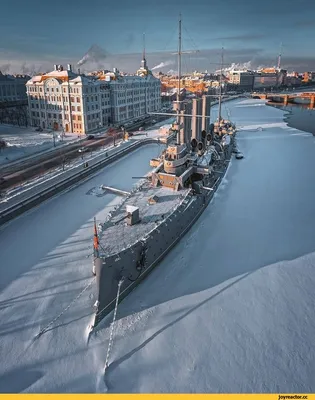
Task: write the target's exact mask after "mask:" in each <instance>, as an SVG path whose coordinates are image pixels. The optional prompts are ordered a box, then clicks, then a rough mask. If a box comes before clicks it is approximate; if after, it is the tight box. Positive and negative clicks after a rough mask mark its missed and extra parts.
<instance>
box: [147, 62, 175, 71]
mask: <svg viewBox="0 0 315 400" xmlns="http://www.w3.org/2000/svg"><path fill="white" fill-rule="evenodd" d="M172 64H174V62H173V61H162V62H161V63H160V64H158V65H156V66H155V67H153V68H151V70H152V71H154V70H156V69H162V68H164V67H167V66H169V65H172Z"/></svg>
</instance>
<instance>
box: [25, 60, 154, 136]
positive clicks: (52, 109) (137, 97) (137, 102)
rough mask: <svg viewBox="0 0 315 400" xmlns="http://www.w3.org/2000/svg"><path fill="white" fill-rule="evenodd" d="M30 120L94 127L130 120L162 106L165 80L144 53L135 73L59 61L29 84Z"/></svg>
mask: <svg viewBox="0 0 315 400" xmlns="http://www.w3.org/2000/svg"><path fill="white" fill-rule="evenodd" d="M26 87H27V96H28V104H29V114H30V121H31V125H32V126H36V127H41V128H43V129H54V130H56V131H64V132H75V133H78V134H87V133H93V132H95V131H97V130H100V129H102V128H107V127H108V126H109V125H110V124H114V125H119V124H124V123H126V122H131V121H134V120H136V119H137V118H139V117H143V116H145V115H146V114H147V113H149V112H154V111H159V110H160V109H161V82H160V80H159V79H157V78H155V77H154V76H153V75H152V73H151V71H149V69H148V68H147V65H146V60H145V56H144V57H143V60H142V66H141V68H140V69H139V70H138V71H137V74H136V75H131V76H128V75H124V76H122V75H120V74H119V71H118V70H117V69H116V68H115V69H114V71H113V72H105V71H101V72H100V73H97V74H92V75H90V76H83V75H78V74H75V73H74V72H73V71H72V70H71V65H69V64H68V68H67V70H63V67H62V66H61V65H58V66H57V65H55V68H54V71H52V72H49V73H46V74H42V75H37V76H34V77H33V78H32V79H30V80H29V81H28V82H27V84H26Z"/></svg>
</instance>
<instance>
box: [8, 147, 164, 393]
mask: <svg viewBox="0 0 315 400" xmlns="http://www.w3.org/2000/svg"><path fill="white" fill-rule="evenodd" d="M161 150H162V147H161V146H160V145H158V144H152V145H147V146H145V147H142V148H140V149H138V150H136V151H135V152H133V153H131V154H130V155H128V156H126V157H124V158H123V159H121V160H119V161H117V162H115V163H114V164H112V165H111V166H109V167H107V168H105V169H104V170H103V171H101V172H100V173H98V174H97V175H96V176H95V177H93V178H91V179H89V180H87V181H85V182H84V183H83V184H81V185H79V186H77V187H76V188H75V189H73V190H69V191H68V192H66V193H65V194H62V195H60V196H58V197H55V198H53V199H51V200H49V201H47V202H45V203H43V204H42V205H40V206H39V207H38V208H35V209H33V210H32V211H30V212H29V213H27V214H24V215H22V216H21V217H19V218H17V219H16V220H13V221H12V222H11V223H10V224H8V225H7V226H5V227H4V228H3V229H1V230H0V257H1V258H0V265H1V266H0V321H1V322H0V360H1V362H0V392H21V391H30V392H34V391H35V392H37V391H39V392H55V391H61V392H78V391H79V392H80V391H86V390H87V391H95V387H96V384H95V382H94V381H95V379H96V371H97V368H93V365H92V364H93V360H92V359H91V355H89V357H87V358H86V354H89V353H88V352H87V351H88V350H89V348H88V347H87V341H86V335H85V330H86V327H87V326H88V324H89V323H90V319H91V315H92V313H93V307H92V306H93V304H94V302H95V300H94V299H93V294H94V290H93V289H95V285H92V286H91V287H89V289H88V290H86V291H85V292H84V293H83V295H82V296H81V297H80V298H79V299H78V300H77V301H76V302H75V303H74V305H73V306H71V307H70V308H69V310H68V311H67V312H65V313H64V314H63V315H62V317H61V318H60V319H58V320H57V321H56V323H55V324H54V325H53V326H51V327H50V328H49V330H48V331H47V332H46V333H44V334H43V335H42V336H40V337H39V338H38V339H37V340H35V341H34V342H33V339H34V338H35V336H36V335H37V334H38V333H39V332H40V330H41V329H42V328H44V327H45V326H46V325H47V324H49V322H50V321H52V320H53V319H54V318H55V317H56V316H58V314H60V313H61V312H62V311H63V310H64V309H65V308H66V307H67V306H68V304H69V303H71V302H72V300H73V299H74V298H75V297H76V296H78V294H79V293H80V292H81V291H82V289H84V288H85V287H86V286H87V285H88V284H89V283H90V282H92V280H93V275H92V259H91V257H90V255H91V254H92V239H93V218H94V216H96V218H97V220H98V221H100V220H103V219H104V218H105V216H106V215H107V213H108V212H109V211H110V210H111V209H112V208H113V206H114V204H115V202H116V203H117V198H116V197H115V196H113V195H106V196H103V197H98V196H96V195H95V194H93V189H97V188H98V187H99V186H100V185H101V184H106V185H109V186H114V187H116V188H119V189H123V190H130V189H131V188H132V185H133V184H135V183H136V182H137V181H136V180H134V179H132V177H133V176H142V175H143V174H145V173H146V172H147V171H148V170H149V168H150V167H149V160H150V158H152V157H156V156H157V155H158V154H159V153H160V152H161ZM94 193H96V194H97V190H95V191H94ZM93 283H95V282H93ZM90 350H91V349H90ZM87 367H88V368H89V371H87ZM80 369H81V371H80ZM82 383H83V385H82Z"/></svg>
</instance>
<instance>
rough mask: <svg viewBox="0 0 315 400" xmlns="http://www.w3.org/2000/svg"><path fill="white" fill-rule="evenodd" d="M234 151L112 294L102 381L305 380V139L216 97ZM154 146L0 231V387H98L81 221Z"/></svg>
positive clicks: (297, 384) (309, 265) (296, 383)
mask: <svg viewBox="0 0 315 400" xmlns="http://www.w3.org/2000/svg"><path fill="white" fill-rule="evenodd" d="M227 111H229V112H230V114H231V118H232V119H233V121H234V122H236V124H237V125H238V126H239V127H240V129H241V130H240V132H239V134H238V140H239V147H240V149H241V151H242V152H243V153H244V155H245V158H244V159H243V160H239V161H238V160H235V159H233V161H232V164H231V166H230V168H229V170H228V173H227V175H226V177H225V179H224V180H223V182H222V184H221V185H220V188H219V190H218V192H217V193H216V195H215V197H214V199H213V201H212V202H211V204H210V205H209V207H208V208H207V209H206V211H205V212H204V214H203V215H202V216H201V218H200V219H199V220H198V222H197V223H196V224H195V225H194V227H193V228H192V229H191V230H190V232H189V233H188V234H187V235H186V236H185V237H184V238H183V240H182V241H181V242H180V243H179V244H178V245H177V246H176V247H175V248H174V249H173V251H172V252H171V253H169V255H168V256H167V257H166V258H165V259H164V261H163V262H162V263H161V264H160V265H159V266H158V267H157V268H156V269H155V270H154V271H153V272H152V274H151V275H150V276H149V277H148V278H147V279H146V280H145V281H144V282H142V283H141V284H140V285H139V286H138V287H137V288H136V289H135V290H134V291H133V292H132V293H131V294H130V295H129V296H128V297H127V298H126V299H125V300H124V301H123V302H122V303H121V305H120V306H119V309H118V321H117V327H116V331H115V341H114V346H113V352H112V356H111V360H110V366H109V368H108V370H107V374H106V384H107V386H108V388H109V390H110V391H111V392H314V390H315V383H314V378H313V377H314V373H315V364H314V359H315V357H314V351H313V345H312V342H313V337H314V335H315V322H314V306H315V295H314V284H315V274H314V268H315V256H314V254H315V253H314V252H315V241H314V237H315V224H314V220H315V206H314V204H315V189H314V188H313V185H312V182H314V180H315V157H314V151H315V138H314V137H313V136H312V135H311V134H307V133H305V132H300V131H298V130H296V129H293V128H288V127H287V126H286V124H285V123H283V111H281V110H278V109H275V108H271V107H266V106H265V105H264V103H263V102H262V101H259V100H258V101H257V100H242V101H237V102H235V101H233V102H229V103H227V104H226V105H224V106H223V112H224V113H226V112H227ZM157 150H158V149H157V146H153V145H152V146H150V147H149V146H148V147H146V148H142V149H140V150H138V151H137V152H135V153H134V154H133V155H132V156H129V160H131V161H132V168H133V170H131V166H130V165H129V164H128V165H127V162H126V160H125V159H124V160H122V161H120V162H118V163H116V164H114V165H112V166H111V167H109V168H106V169H105V170H104V171H103V172H102V173H100V174H99V175H98V176H96V177H94V178H93V179H92V180H89V181H87V182H85V183H84V184H82V185H80V186H78V187H77V188H76V189H74V190H72V191H70V192H68V193H66V194H64V195H62V196H59V197H58V198H55V199H52V200H51V201H49V202H47V203H45V204H43V205H42V206H40V207H38V208H37V209H35V210H33V211H32V212H30V213H29V214H27V215H24V216H22V217H20V218H18V219H17V220H15V221H13V222H12V223H11V224H10V225H9V226H8V227H6V228H5V229H4V230H2V231H1V232H0V250H1V270H0V287H1V294H0V320H1V326H0V359H1V360H2V362H1V365H0V391H26V392H95V391H96V392H101V391H103V390H104V389H105V386H104V383H103V378H102V368H103V365H104V362H105V355H106V350H107V344H108V337H109V329H108V319H105V320H104V322H103V323H102V324H101V327H100V329H99V330H98V331H97V333H96V335H95V336H92V338H91V340H90V342H89V344H88V345H87V343H86V340H85V337H86V332H85V327H86V326H87V324H88V323H89V320H90V315H91V303H93V291H92V290H91V289H90V288H88V289H87V290H86V292H84V294H83V295H82V296H81V297H80V298H79V299H78V300H77V301H76V302H75V304H74V305H73V306H72V307H71V309H69V311H68V312H65V314H64V315H62V317H61V318H60V319H59V320H58V321H57V322H56V324H55V325H53V327H52V329H50V330H48V332H46V333H44V334H43V335H42V336H41V337H40V338H38V339H37V340H35V341H32V339H33V338H34V336H35V335H36V334H37V333H38V332H39V331H40V329H41V328H43V327H44V326H46V325H47V323H49V322H50V321H51V320H52V319H53V318H54V317H56V316H57V315H58V314H59V313H60V312H61V311H62V310H63V309H64V308H65V307H66V306H67V305H68V304H69V303H70V302H71V301H72V300H73V299H74V298H75V297H76V296H77V295H78V294H79V293H80V291H81V290H82V289H83V288H84V287H85V286H86V285H87V284H88V283H89V282H90V281H91V279H92V277H91V258H88V256H89V254H90V253H91V229H92V219H93V217H94V215H96V217H97V218H98V219H100V218H103V217H104V216H105V215H106V214H107V212H108V210H109V209H110V207H112V205H113V202H114V201H115V198H114V197H109V196H105V197H96V196H92V195H89V194H87V193H89V190H90V189H91V188H93V187H95V186H98V185H100V184H101V183H106V184H108V185H115V186H116V187H119V188H121V189H125V190H126V189H130V185H131V179H130V177H131V176H132V175H136V174H140V175H142V174H143V173H144V172H146V171H147V165H148V161H149V158H150V157H152V156H156V155H157V152H158V151H157Z"/></svg>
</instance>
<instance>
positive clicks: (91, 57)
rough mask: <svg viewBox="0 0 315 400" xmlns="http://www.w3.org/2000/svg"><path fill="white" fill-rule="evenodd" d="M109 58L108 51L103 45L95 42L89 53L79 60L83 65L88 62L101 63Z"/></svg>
mask: <svg viewBox="0 0 315 400" xmlns="http://www.w3.org/2000/svg"><path fill="white" fill-rule="evenodd" d="M106 58H107V53H106V51H105V50H103V49H102V48H101V47H99V46H98V45H96V44H93V45H92V46H91V47H90V48H89V50H88V51H87V53H85V55H84V56H83V57H82V58H81V60H80V61H78V64H77V65H78V66H82V65H84V64H85V63H87V62H93V63H100V62H101V61H103V60H105V59H106Z"/></svg>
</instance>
